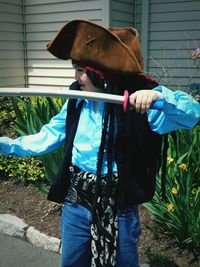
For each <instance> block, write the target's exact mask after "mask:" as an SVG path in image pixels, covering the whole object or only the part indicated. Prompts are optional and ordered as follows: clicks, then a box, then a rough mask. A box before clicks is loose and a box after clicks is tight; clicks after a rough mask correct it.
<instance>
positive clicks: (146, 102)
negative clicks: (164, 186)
mask: <svg viewBox="0 0 200 267" xmlns="http://www.w3.org/2000/svg"><path fill="white" fill-rule="evenodd" d="M48 50H49V51H50V52H51V53H52V54H53V55H55V56H56V57H59V58H61V59H69V58H71V59H72V64H73V67H74V69H75V80H76V82H74V83H73V84H72V86H71V89H76V90H83V91H90V92H104V93H113V94H119V95H123V92H124V90H125V89H126V90H128V92H129V95H130V97H129V102H130V103H129V105H130V106H128V108H127V110H126V111H125V112H124V111H123V108H122V106H121V105H117V104H109V103H104V102H102V101H98V102H97V101H92V100H82V101H81V100H80V99H78V100H77V101H75V100H67V101H66V103H65V104H64V106H63V108H62V110H61V111H60V113H59V114H57V115H56V116H55V117H53V118H52V119H51V121H50V122H49V123H48V124H46V125H44V126H43V127H42V129H41V131H40V132H39V133H37V134H33V135H29V136H23V137H19V138H17V139H14V140H13V139H11V138H7V137H1V138H0V153H1V154H2V155H15V156H28V155H40V154H44V153H48V152H50V151H52V150H54V149H56V148H58V147H59V146H61V145H63V144H66V154H65V157H64V161H63V165H62V168H61V170H60V172H59V173H58V176H57V177H56V178H55V180H54V181H53V184H52V185H51V188H50V191H49V194H48V199H49V200H52V201H55V202H58V203H64V208H63V212H62V217H61V240H62V256H61V267H69V266H71V267H90V266H97V267H100V266H103V267H106V266H117V267H129V266H131V267H138V266H139V264H138V253H137V244H138V238H139V235H140V233H141V229H140V223H139V218H138V209H137V205H138V204H140V203H143V202H145V201H148V200H150V199H151V198H152V197H153V194H154V191H155V177H156V173H157V171H158V168H159V162H160V149H161V142H162V134H164V133H167V132H170V131H172V130H173V131H174V130H178V129H190V128H192V127H194V125H195V124H196V123H197V122H198V120H199V116H200V105H199V104H198V103H197V102H196V101H194V100H193V99H192V98H191V97H190V96H189V95H187V94H186V93H184V92H181V91H176V92H172V91H170V90H169V89H167V88H165V87H164V86H159V85H158V84H157V83H156V82H155V81H154V80H153V79H151V78H149V77H147V76H145V75H144V74H143V73H142V71H143V63H142V57H141V52H140V46H139V44H138V35H137V31H136V30H135V29H129V28H127V29H114V28H113V29H109V30H106V29H104V28H103V27H101V26H99V25H96V24H94V23H92V22H89V21H83V20H75V21H71V22H69V23H67V24H66V25H65V26H64V27H63V28H62V29H61V30H60V31H59V33H58V34H57V36H56V37H55V39H54V40H53V41H51V42H50V43H49V44H48ZM116 58H117V60H116ZM119 62H120V63H119ZM157 99H162V100H163V103H164V106H163V110H162V111H159V110H151V109H149V108H150V106H151V103H152V102H153V101H154V100H157Z"/></svg>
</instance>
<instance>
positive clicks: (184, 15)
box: [150, 10, 199, 22]
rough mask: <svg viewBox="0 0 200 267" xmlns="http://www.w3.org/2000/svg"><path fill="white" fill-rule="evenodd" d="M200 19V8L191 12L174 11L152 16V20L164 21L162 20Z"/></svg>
mask: <svg viewBox="0 0 200 267" xmlns="http://www.w3.org/2000/svg"><path fill="white" fill-rule="evenodd" d="M198 19H199V10H195V11H189V12H177V11H176V12H174V13H172V12H171V13H162V15H161V14H160V13H156V14H153V15H152V16H151V18H150V21H151V22H162V21H166V22H167V21H173V22H176V21H195V20H198Z"/></svg>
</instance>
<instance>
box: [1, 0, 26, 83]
mask: <svg viewBox="0 0 200 267" xmlns="http://www.w3.org/2000/svg"><path fill="white" fill-rule="evenodd" d="M23 29H24V27H23V15H22V0H15V1H14V0H11V1H5V0H4V1H1V0H0V86H1V87H4V86H5V87H7V86H12V87H15V86H22V87H24V85H25V78H24V39H23V37H24V34H23Z"/></svg>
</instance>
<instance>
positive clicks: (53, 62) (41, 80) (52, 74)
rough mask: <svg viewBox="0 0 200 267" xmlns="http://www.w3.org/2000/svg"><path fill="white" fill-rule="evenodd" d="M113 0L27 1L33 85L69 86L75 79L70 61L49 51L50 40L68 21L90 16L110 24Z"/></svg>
mask: <svg viewBox="0 0 200 267" xmlns="http://www.w3.org/2000/svg"><path fill="white" fill-rule="evenodd" d="M108 7H109V1H107V0H102V1H100V0H99V1H91V0H87V1H78V0H74V1H56V0H40V1H38V0H25V21H26V41H27V66H28V84H29V86H30V87H32V86H34V87H35V86H51V87H56V86H62V87H64V86H68V85H69V84H70V83H71V82H72V81H73V80H74V71H73V69H72V67H71V62H70V61H63V60H59V59H56V58H54V57H53V56H52V55H51V54H50V53H49V52H48V51H46V44H47V42H48V41H49V40H50V39H52V38H53V36H54V35H55V34H56V32H57V31H58V30H59V29H60V28H61V27H62V26H63V25H64V23H66V22H68V21H70V20H73V19H89V20H92V21H95V22H97V23H99V24H102V25H104V26H105V25H107V24H108V19H107V14H108Z"/></svg>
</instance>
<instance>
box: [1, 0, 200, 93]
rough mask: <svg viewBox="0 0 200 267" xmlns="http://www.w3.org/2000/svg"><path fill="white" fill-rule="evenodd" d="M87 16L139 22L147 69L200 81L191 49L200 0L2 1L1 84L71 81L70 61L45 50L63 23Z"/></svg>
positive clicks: (198, 30)
mask: <svg viewBox="0 0 200 267" xmlns="http://www.w3.org/2000/svg"><path fill="white" fill-rule="evenodd" d="M80 18H81V19H89V20H92V21H94V22H97V23H99V24H101V25H103V26H105V27H109V26H112V27H128V26H134V27H136V28H137V29H138V30H139V32H140V35H141V43H142V51H143V55H144V60H145V66H146V71H147V72H148V73H150V74H151V75H153V76H155V77H157V79H158V80H160V83H162V84H164V85H167V86H169V87H170V88H172V89H177V88H178V86H179V85H180V87H181V89H183V90H184V89H185V88H186V87H187V85H188V84H189V83H193V82H197V83H200V77H199V71H197V70H196V69H195V68H194V67H193V61H192V60H191V59H189V53H190V52H191V51H192V50H194V49H195V48H197V47H200V1H199V0H167V1H164V0H65V1H61V0H57V1H56V0H40V1H38V0H9V1H6V0H0V87H5V86H7V87H9V86H12V87H13V86H20V87H23V86H30V87H36V86H51V87H57V86H68V85H69V84H70V83H71V82H72V81H73V79H74V78H73V76H74V72H73V69H72V67H71V63H70V62H66V61H62V60H58V59H56V58H54V57H53V56H51V54H49V52H47V51H46V44H47V42H48V41H49V40H50V39H52V38H53V36H54V35H55V34H56V32H57V31H58V30H59V29H60V27H61V26H63V25H64V23H66V22H68V21H70V20H72V19H80Z"/></svg>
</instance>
